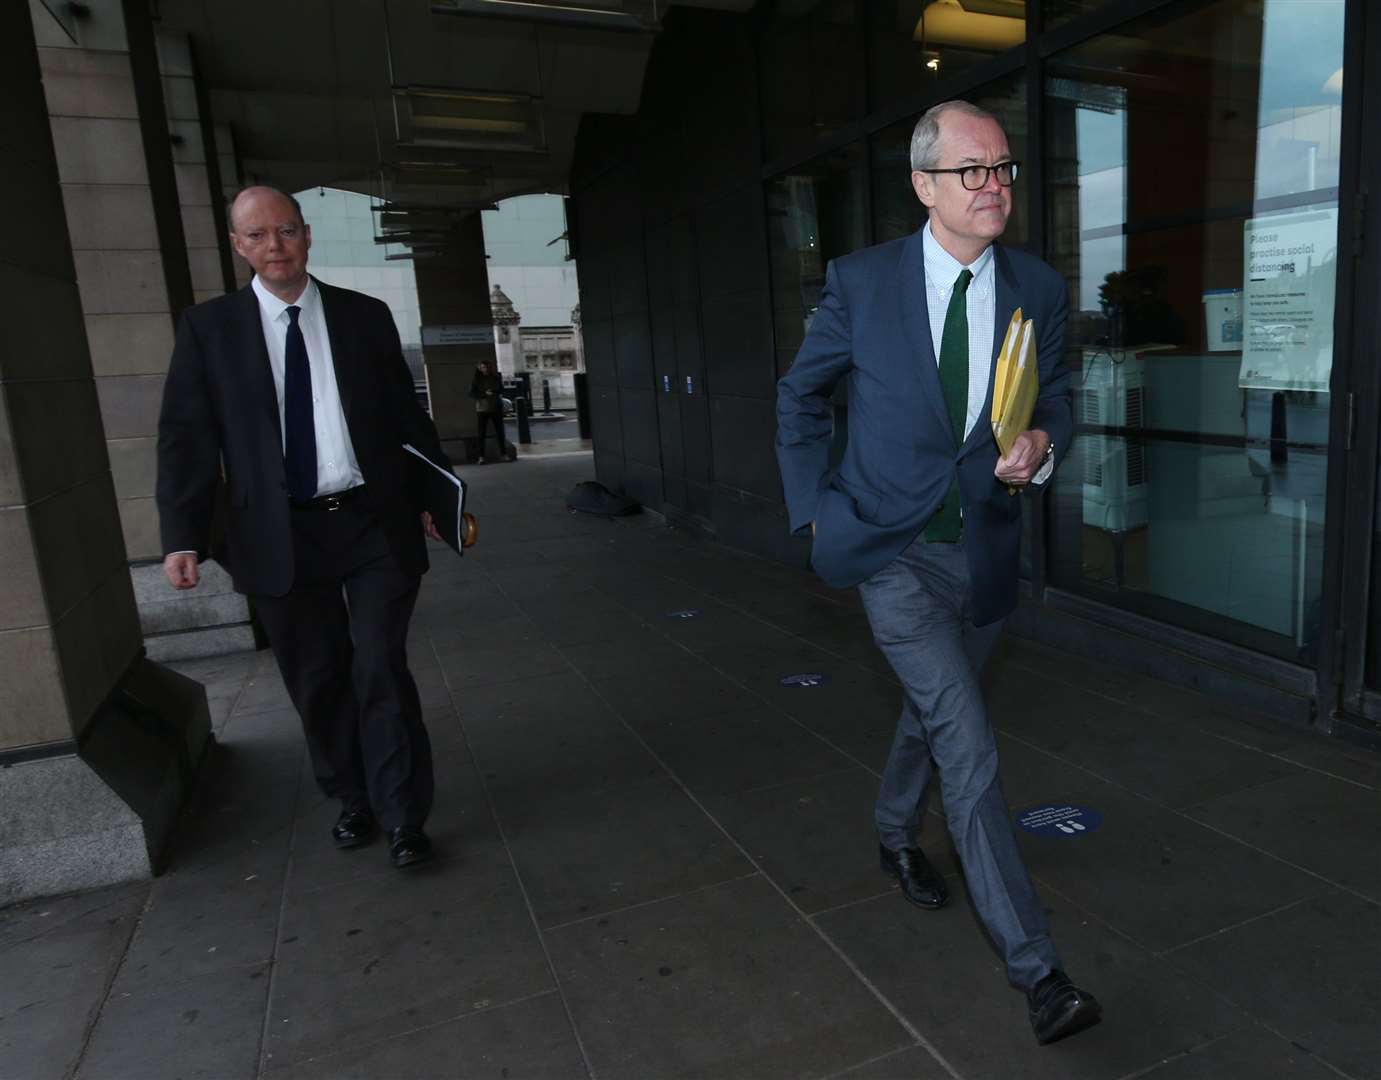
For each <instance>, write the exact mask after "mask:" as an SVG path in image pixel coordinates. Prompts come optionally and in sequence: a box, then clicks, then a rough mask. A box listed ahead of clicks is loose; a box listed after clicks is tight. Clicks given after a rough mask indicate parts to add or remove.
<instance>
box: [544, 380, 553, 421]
mask: <svg viewBox="0 0 1381 1080" xmlns="http://www.w3.org/2000/svg"><path fill="white" fill-rule="evenodd" d="M542 412H544V413H549V412H551V383H549V382H547V380H546V379H543V380H542Z"/></svg>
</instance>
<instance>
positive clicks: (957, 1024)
mask: <svg viewBox="0 0 1381 1080" xmlns="http://www.w3.org/2000/svg"><path fill="white" fill-rule="evenodd" d="M950 891H951V901H950V904H949V905H948V906H947V907H944V908H941V909H939V910H938V911H923V910H921V909H918V908H916V907H913V906H912V905H910V904H904V903H900V902H898V901H897V899H896V898H895V897H892V896H885V897H880V898H878V899H875V900H872V901H868V902H865V903H860V904H853V905H850V906H848V907H844V908H840V909H838V910H836V911H831V912H827V913H825V914H823V915H820V916H818V917H817V919H816V921H817V922H818V924H819V925H820V927H821V928H822V929H823V930H824V931H825V932H826V933H827V934H829V935H830V937H831V938H832V939H833V940H834V941H836V942H837V943H838V944H839V945H840V946H841V947H842V948H843V949H844V950H845V952H846V953H847V954H848V955H849V957H850V958H851V959H852V960H853V961H854V963H855V964H856V965H857V966H858V968H859V970H860V971H861V972H862V973H863V975H864V977H866V978H867V979H868V980H869V981H870V982H871V983H872V984H873V985H874V986H876V987H877V988H878V990H879V991H880V992H881V993H883V994H885V995H886V996H887V998H888V1000H890V1001H892V1002H893V1003H894V1004H895V1005H896V1006H897V1007H898V1008H899V1009H900V1010H901V1012H902V1014H903V1015H904V1016H905V1017H906V1018H907V1019H908V1020H909V1021H910V1022H911V1024H912V1025H914V1027H915V1028H916V1029H917V1030H918V1031H919V1032H920V1034H921V1035H922V1036H923V1037H924V1038H925V1039H926V1040H927V1041H928V1042H929V1043H930V1044H931V1045H932V1046H934V1047H935V1048H936V1049H937V1050H938V1051H939V1053H940V1054H941V1055H942V1056H943V1057H944V1059H945V1060H946V1061H948V1062H949V1063H950V1064H951V1065H952V1066H953V1067H954V1068H955V1070H956V1071H957V1073H958V1074H959V1075H960V1076H962V1077H964V1078H966V1080H978V1078H991V1080H1011V1078H1012V1077H1017V1076H1019V1077H1022V1078H1023V1080H1027V1078H1029V1080H1084V1078H1090V1080H1092V1078H1106V1080H1113V1078H1117V1077H1124V1076H1128V1075H1133V1074H1135V1073H1136V1072H1137V1071H1138V1070H1140V1069H1143V1068H1146V1067H1149V1066H1151V1065H1153V1064H1155V1063H1156V1062H1158V1061H1160V1060H1161V1059H1162V1058H1163V1056H1164V1055H1165V1054H1166V1053H1167V1052H1168V1051H1170V1050H1172V1049H1174V1050H1178V1049H1179V1048H1182V1047H1187V1046H1194V1045H1198V1044H1202V1043H1206V1042H1209V1041H1211V1040H1213V1039H1216V1038H1220V1037H1222V1036H1223V1035H1226V1034H1228V1033H1229V1032H1232V1031H1235V1030H1237V1029H1238V1028H1241V1027H1242V1026H1244V1025H1245V1024H1247V1023H1248V1020H1247V1018H1246V1017H1245V1015H1244V1014H1243V1013H1242V1012H1241V1011H1240V1010H1238V1009H1237V1008H1235V1007H1234V1006H1233V1005H1232V1004H1231V1003H1230V1002H1229V1001H1227V1000H1226V998H1224V997H1223V996H1221V995H1219V994H1216V993H1214V992H1213V991H1212V990H1211V989H1209V988H1208V987H1205V986H1201V985H1198V984H1196V983H1194V982H1192V981H1186V979H1185V978H1184V976H1183V975H1182V974H1180V973H1179V971H1177V970H1176V969H1175V968H1174V967H1172V966H1171V965H1170V964H1168V963H1166V962H1165V961H1163V960H1159V959H1157V958H1156V957H1154V956H1153V955H1151V954H1150V953H1148V952H1147V951H1145V950H1143V949H1140V948H1138V947H1137V946H1136V945H1134V944H1132V943H1131V942H1129V941H1128V940H1127V939H1126V938H1125V937H1124V936H1122V935H1121V934H1118V933H1117V932H1116V931H1115V930H1113V929H1112V928H1110V927H1108V926H1106V925H1105V924H1103V923H1101V922H1098V921H1097V920H1094V919H1091V918H1090V917H1088V916H1087V915H1086V914H1084V913H1083V912H1081V911H1080V910H1079V909H1078V908H1075V907H1073V906H1072V905H1070V904H1068V903H1067V902H1065V901H1062V900H1060V899H1059V898H1052V897H1049V896H1047V897H1046V901H1047V910H1048V911H1049V915H1050V922H1051V931H1052V933H1053V935H1054V939H1055V943H1056V947H1057V948H1058V949H1059V950H1060V954H1061V957H1062V959H1063V961H1064V964H1065V967H1066V968H1067V970H1068V971H1069V973H1070V975H1071V976H1072V977H1073V978H1074V980H1075V981H1076V982H1077V983H1079V984H1080V985H1081V986H1083V987H1084V988H1085V989H1087V990H1089V991H1090V992H1091V993H1093V994H1094V995H1095V996H1096V997H1097V998H1098V999H1099V1001H1100V1002H1101V1003H1102V1004H1103V1007H1104V1010H1105V1013H1104V1020H1103V1022H1102V1023H1101V1024H1099V1025H1098V1026H1096V1027H1094V1028H1091V1029H1090V1030H1088V1031H1086V1032H1083V1033H1081V1034H1080V1035H1079V1036H1078V1037H1077V1038H1073V1039H1068V1040H1065V1041H1064V1042H1060V1043H1056V1044H1054V1045H1052V1046H1048V1047H1040V1046H1037V1044H1036V1041H1035V1038H1034V1036H1033V1035H1032V1034H1031V1027H1030V1023H1029V1020H1028V1019H1027V1013H1026V1000H1025V997H1024V996H1023V995H1022V994H1021V993H1020V992H1019V991H1017V990H1014V989H1012V988H1011V987H1010V986H1009V985H1008V983H1007V979H1006V973H1005V970H1004V967H1003V964H1002V962H1001V960H1000V958H999V957H998V955H997V953H996V952H995V951H994V949H993V947H992V946H991V944H990V943H989V941H988V939H987V937H986V935H985V934H984V933H983V931H982V929H981V927H980V926H979V924H978V923H977V922H976V921H975V919H974V918H973V917H972V915H971V913H970V910H969V909H968V907H967V897H966V893H965V890H964V886H963V882H962V879H957V880H956V879H952V880H951V881H950ZM883 1075H886V1074H885V1073H884V1074H883ZM1225 1080H1226V1078H1225Z"/></svg>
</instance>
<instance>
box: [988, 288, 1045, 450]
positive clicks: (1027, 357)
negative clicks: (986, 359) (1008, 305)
mask: <svg viewBox="0 0 1381 1080" xmlns="http://www.w3.org/2000/svg"><path fill="white" fill-rule="evenodd" d="M1039 391H1040V372H1039V370H1038V368H1037V365H1036V328H1035V324H1034V323H1033V322H1032V321H1031V320H1030V319H1025V320H1023V319H1022V317H1021V308H1017V310H1016V311H1015V312H1013V313H1012V321H1011V322H1010V323H1009V324H1008V325H1007V336H1006V337H1005V338H1003V339H1002V348H1001V349H1000V350H999V351H998V354H997V371H996V372H994V374H993V417H992V420H993V438H994V439H996V440H997V448H998V451H999V452H1000V453H1001V454H1002V456H1003V457H1006V456H1007V455H1008V454H1010V453H1011V452H1012V444H1013V443H1015V442H1016V441H1017V436H1018V435H1020V434H1021V433H1022V432H1023V431H1025V430H1026V429H1027V427H1028V426H1029V425H1030V423H1031V414H1032V413H1033V412H1035V409H1036V395H1037V394H1038V393H1039Z"/></svg>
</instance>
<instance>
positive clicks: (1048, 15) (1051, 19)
mask: <svg viewBox="0 0 1381 1080" xmlns="http://www.w3.org/2000/svg"><path fill="white" fill-rule="evenodd" d="M1040 2H1041V13H1042V15H1043V16H1044V20H1045V29H1047V30H1053V29H1054V28H1055V27H1057V26H1060V25H1062V24H1064V23H1067V22H1069V21H1070V20H1071V19H1077V18H1078V17H1079V16H1080V15H1087V14H1088V13H1089V12H1090V11H1097V10H1098V9H1099V8H1102V7H1107V6H1108V4H1109V3H1111V2H1113V0H1040Z"/></svg>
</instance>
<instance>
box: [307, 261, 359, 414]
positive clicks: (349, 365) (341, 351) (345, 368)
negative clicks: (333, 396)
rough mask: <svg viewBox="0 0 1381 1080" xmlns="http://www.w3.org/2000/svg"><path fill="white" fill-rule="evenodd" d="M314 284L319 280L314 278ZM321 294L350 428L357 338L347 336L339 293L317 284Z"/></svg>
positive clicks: (329, 287) (342, 400) (327, 331)
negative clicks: (355, 339)
mask: <svg viewBox="0 0 1381 1080" xmlns="http://www.w3.org/2000/svg"><path fill="white" fill-rule="evenodd" d="M312 280H314V281H315V280H316V279H315V278H313V279H312ZM316 287H317V291H318V292H319V293H320V294H321V310H322V313H323V314H324V315H325V316H326V336H327V337H328V338H329V339H330V341H331V364H332V366H333V367H334V368H335V370H336V390H337V391H338V392H339V393H340V406H341V409H342V410H343V411H344V412H345V423H346V427H347V429H348V428H350V427H351V426H352V425H351V419H352V406H353V404H354V392H355V386H356V383H357V382H358V381H359V380H358V379H357V378H356V374H357V367H356V355H355V348H354V345H355V341H354V338H353V337H351V335H350V334H349V333H348V332H347V327H346V325H345V323H346V314H345V309H344V308H343V307H342V305H341V296H340V295H339V291H338V290H336V289H335V288H333V287H332V286H330V285H323V284H322V283H321V282H320V281H317V283H316Z"/></svg>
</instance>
